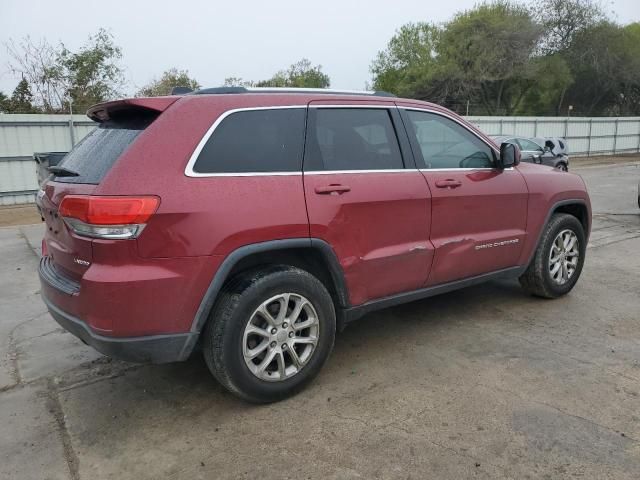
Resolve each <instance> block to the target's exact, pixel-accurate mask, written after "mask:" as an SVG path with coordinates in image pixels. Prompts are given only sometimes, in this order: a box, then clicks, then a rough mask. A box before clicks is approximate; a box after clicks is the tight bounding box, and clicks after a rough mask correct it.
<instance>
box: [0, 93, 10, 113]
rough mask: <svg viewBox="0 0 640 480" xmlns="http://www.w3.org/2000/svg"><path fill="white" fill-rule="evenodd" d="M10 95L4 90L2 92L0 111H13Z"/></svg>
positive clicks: (0, 95)
mask: <svg viewBox="0 0 640 480" xmlns="http://www.w3.org/2000/svg"><path fill="white" fill-rule="evenodd" d="M10 110H11V107H10V104H9V97H7V96H6V95H5V93H4V92H0V113H11V111H10Z"/></svg>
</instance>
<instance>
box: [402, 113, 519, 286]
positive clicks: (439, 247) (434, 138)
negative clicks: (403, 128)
mask: <svg viewBox="0 0 640 480" xmlns="http://www.w3.org/2000/svg"><path fill="white" fill-rule="evenodd" d="M402 115H403V119H404V120H405V123H406V125H407V130H408V134H409V138H410V141H411V142H412V146H413V150H414V154H415V155H416V157H417V158H416V161H417V162H419V164H418V167H419V168H420V171H421V172H422V173H423V174H424V176H425V178H426V179H427V182H428V184H429V187H430V188H431V194H432V226H431V237H430V238H431V241H432V242H433V245H434V248H435V257H434V261H433V267H432V269H431V274H430V276H429V280H428V282H427V285H438V284H442V283H447V282H451V281H454V280H459V279H462V278H466V277H472V276H476V275H480V274H483V273H488V272H493V271H497V270H501V269H504V268H508V267H513V266H516V265H517V264H518V258H519V256H520V253H521V251H522V245H523V241H524V237H525V234H526V223H527V201H528V190H527V185H526V183H525V181H524V178H523V177H522V175H521V174H520V172H519V171H518V170H517V168H510V169H505V170H501V169H498V168H496V164H495V162H496V156H497V155H496V152H495V150H494V147H493V146H491V145H490V144H489V143H488V142H486V141H485V140H484V139H482V138H481V136H480V135H478V134H476V133H475V132H474V131H473V130H472V129H471V128H470V127H468V126H467V125H465V124H464V123H463V122H462V121H459V120H458V119H455V118H454V117H453V116H448V115H446V114H444V112H436V111H433V112H428V111H424V110H412V109H410V108H406V109H403V111H402Z"/></svg>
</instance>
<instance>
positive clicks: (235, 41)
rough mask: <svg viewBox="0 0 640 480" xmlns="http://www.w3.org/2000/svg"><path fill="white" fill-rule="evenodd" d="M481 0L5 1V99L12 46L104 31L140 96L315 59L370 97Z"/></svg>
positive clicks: (632, 10) (71, 40) (632, 17)
mask: <svg viewBox="0 0 640 480" xmlns="http://www.w3.org/2000/svg"><path fill="white" fill-rule="evenodd" d="M475 3H477V2H476V0H456V1H451V0H449V1H446V0H438V1H426V0H395V1H381V0H367V1H363V2H357V1H348V0H341V1H337V0H324V1H322V2H313V3H311V2H304V1H302V0H297V1H293V0H281V1H277V0H272V1H256V0H242V1H239V0H237V1H224V2H218V1H214V0H208V1H206V0H205V1H200V0H190V1H184V0H183V1H182V2H180V1H171V2H169V1H164V0H155V1H149V0H145V1H143V0H127V1H122V0H109V1H102V2H92V1H90V0H82V1H80V0H70V1H62V0H0V91H4V92H5V93H7V94H10V93H11V92H12V91H13V88H14V87H15V85H16V83H17V81H18V80H19V79H16V78H14V77H13V76H12V75H11V74H9V72H8V71H7V62H8V55H7V51H6V46H5V43H6V42H7V41H8V40H9V39H10V38H13V39H20V38H22V37H25V36H27V35H29V36H31V37H32V38H33V39H39V38H42V37H44V38H46V39H47V40H48V41H49V42H51V43H57V42H58V41H61V42H63V43H65V44H66V45H67V46H68V47H69V48H70V49H72V50H73V49H75V48H77V47H79V46H80V45H82V43H83V42H84V41H85V40H86V39H87V37H88V36H89V35H91V34H93V33H95V32H96V31H97V29H98V28H100V27H105V28H107V29H109V30H110V31H111V32H112V33H113V35H114V37H115V41H116V43H117V44H118V45H119V46H120V47H122V52H123V58H122V66H123V67H124V69H125V75H126V79H127V81H128V83H129V84H130V85H129V87H128V88H129V89H130V90H131V92H133V91H135V90H136V89H137V88H139V87H141V86H142V85H144V84H145V83H147V82H148V81H150V80H151V79H152V78H153V77H154V76H155V77H157V76H159V75H160V74H161V73H162V72H163V71H164V70H166V69H168V68H171V67H177V68H179V69H186V70H189V72H190V74H191V76H193V77H195V78H196V79H197V80H198V81H199V82H200V83H201V84H202V85H203V86H218V85H220V84H221V83H222V82H223V81H224V79H225V78H226V77H230V76H237V77H242V78H244V79H252V80H260V79H265V78H269V77H270V76H271V75H272V74H273V73H275V72H276V71H277V70H280V69H283V68H285V67H287V66H288V65H290V64H291V63H293V62H295V61H297V60H299V59H301V58H303V57H306V58H308V59H309V60H311V62H313V64H314V65H315V64H321V65H322V67H323V71H324V72H325V73H327V74H329V76H330V77H331V86H332V87H334V88H345V89H362V88H364V86H365V82H367V81H369V80H370V78H371V75H370V73H369V65H370V63H371V61H372V59H373V58H374V57H375V55H376V52H378V51H379V50H381V49H383V48H384V47H385V45H386V43H387V42H388V40H389V39H390V38H391V36H392V35H393V33H394V31H395V30H396V29H397V28H398V27H400V26H401V25H403V24H405V23H407V22H417V21H430V22H442V21H445V20H447V19H449V18H451V16H452V15H453V14H454V13H455V12H457V11H460V10H463V9H466V8H470V7H472V6H473V5H474V4H475ZM607 5H608V9H610V10H613V11H614V12H615V18H616V19H617V20H618V21H619V22H621V23H629V22H632V21H638V20H640V2H639V1H638V0H614V1H612V2H607Z"/></svg>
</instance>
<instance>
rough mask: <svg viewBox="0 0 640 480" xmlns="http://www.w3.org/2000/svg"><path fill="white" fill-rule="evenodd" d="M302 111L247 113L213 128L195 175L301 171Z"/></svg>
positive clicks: (234, 116)
mask: <svg viewBox="0 0 640 480" xmlns="http://www.w3.org/2000/svg"><path fill="white" fill-rule="evenodd" d="M305 112H306V110H305V109H304V108H280V109H272V110H247V111H243V112H235V113H232V114H230V115H229V116H228V117H226V118H225V119H224V120H222V122H221V123H220V124H219V125H218V126H217V127H216V128H215V130H214V131H213V134H212V135H211V137H209V140H207V143H206V144H205V145H204V147H203V149H202V151H201V152H200V154H199V156H198V159H197V160H196V162H195V165H194V166H193V171H194V172H196V173H249V172H295V171H300V170H301V168H302V149H303V145H304V122H305Z"/></svg>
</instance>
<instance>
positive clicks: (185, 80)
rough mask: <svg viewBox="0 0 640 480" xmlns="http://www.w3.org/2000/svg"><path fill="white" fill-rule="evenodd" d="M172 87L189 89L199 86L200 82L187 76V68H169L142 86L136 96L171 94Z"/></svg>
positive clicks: (195, 88)
mask: <svg viewBox="0 0 640 480" xmlns="http://www.w3.org/2000/svg"><path fill="white" fill-rule="evenodd" d="M174 87H188V88H190V89H191V90H197V89H199V88H200V83H198V81H197V80H196V79H195V78H191V77H189V72H188V71H187V70H178V69H177V68H170V69H169V70H166V71H165V72H164V73H163V74H162V76H161V77H160V78H159V79H153V80H152V81H151V82H150V83H149V84H148V85H146V86H144V87H142V88H141V89H140V90H139V91H138V93H137V94H136V96H137V97H159V96H161V95H171V90H172V89H173V88H174Z"/></svg>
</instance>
